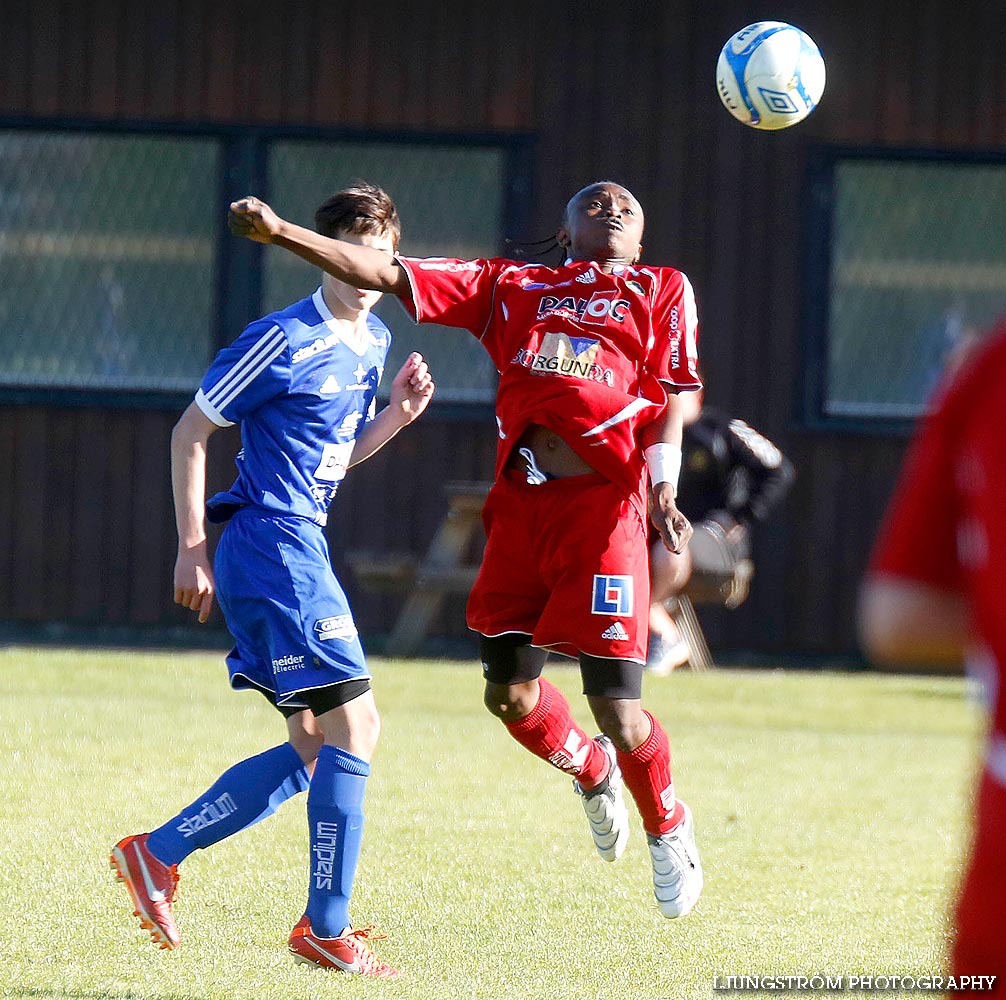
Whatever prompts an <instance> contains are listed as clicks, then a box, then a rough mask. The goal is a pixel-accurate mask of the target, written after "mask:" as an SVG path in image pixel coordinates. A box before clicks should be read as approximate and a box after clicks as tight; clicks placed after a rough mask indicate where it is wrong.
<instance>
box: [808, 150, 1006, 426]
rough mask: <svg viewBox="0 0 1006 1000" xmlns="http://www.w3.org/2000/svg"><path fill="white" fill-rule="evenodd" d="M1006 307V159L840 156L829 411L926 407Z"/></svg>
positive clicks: (899, 413)
mask: <svg viewBox="0 0 1006 1000" xmlns="http://www.w3.org/2000/svg"><path fill="white" fill-rule="evenodd" d="M1004 310H1006V165H1003V166H997V165H988V164H979V163H971V164H968V163H960V162H954V163H950V162H942V161H940V162H935V161H929V162H919V161H909V162H906V161H894V160H888V161H884V162H876V161H870V162H850V161H846V162H842V163H839V165H838V167H837V169H836V174H835V187H834V201H833V206H832V240H831V274H830V310H829V315H830V318H829V330H828V380H827V387H826V399H825V409H826V412H827V413H829V414H831V415H840V416H867V417H910V416H915V415H917V414H919V413H921V412H923V411H924V409H925V405H926V400H927V398H928V397H929V395H930V393H931V391H932V389H933V388H934V386H935V384H936V382H937V380H938V379H939V376H940V374H941V372H942V371H943V369H944V366H945V365H946V363H947V359H948V358H949V357H951V356H952V355H953V352H954V349H955V348H956V347H957V346H958V345H959V344H960V343H961V342H962V340H964V339H965V338H966V337H968V336H969V334H970V330H971V329H974V328H977V329H981V328H982V327H983V326H986V325H987V324H989V323H990V322H991V321H992V320H993V319H994V318H995V317H996V316H997V315H999V314H1000V313H1002V312H1003V311H1004Z"/></svg>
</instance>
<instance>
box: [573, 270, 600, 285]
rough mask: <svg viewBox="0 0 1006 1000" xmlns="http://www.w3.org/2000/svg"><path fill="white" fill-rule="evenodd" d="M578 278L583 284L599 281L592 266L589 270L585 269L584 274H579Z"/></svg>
mask: <svg viewBox="0 0 1006 1000" xmlns="http://www.w3.org/2000/svg"><path fill="white" fill-rule="evenodd" d="M576 280H577V281H579V282H580V284H582V285H592V284H593V283H594V282H595V281H597V275H596V274H594V269H593V268H590V269H589V270H587V271H584V272H583V274H578V275H577V276H576Z"/></svg>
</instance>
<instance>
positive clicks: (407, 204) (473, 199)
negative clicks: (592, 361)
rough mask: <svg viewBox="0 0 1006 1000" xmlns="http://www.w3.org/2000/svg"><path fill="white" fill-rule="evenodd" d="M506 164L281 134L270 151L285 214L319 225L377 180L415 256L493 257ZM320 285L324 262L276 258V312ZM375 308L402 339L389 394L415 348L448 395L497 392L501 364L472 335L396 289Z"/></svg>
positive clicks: (491, 153)
mask: <svg viewBox="0 0 1006 1000" xmlns="http://www.w3.org/2000/svg"><path fill="white" fill-rule="evenodd" d="M504 167H505V158H504V150H502V149H501V148H500V147H499V146H495V147H494V146H470V145H469V146H460V145H445V144H440V143H437V144H426V145H414V144H408V143H404V142H392V143H387V142H385V143H377V142H347V141H342V142H319V141H311V140H294V141H289V140H288V141H279V142H276V143H275V144H274V145H273V146H272V147H271V149H270V151H269V163H268V175H269V196H270V198H271V199H272V203H273V204H274V206H275V207H276V208H277V210H279V211H280V213H281V214H282V215H283V216H284V217H285V218H288V219H290V220H291V221H294V222H298V223H299V224H300V225H303V226H307V227H308V228H313V225H314V222H313V219H314V210H315V208H317V206H318V205H320V204H321V203H322V202H323V201H324V200H325V198H326V197H328V195H330V194H333V193H334V192H335V191H338V190H339V189H340V188H342V187H345V186H346V185H347V184H352V183H353V182H354V181H357V180H367V181H370V182H371V183H373V184H379V185H380V186H381V187H383V188H384V190H385V191H387V192H388V193H389V194H390V195H391V196H392V198H394V200H395V204H396V205H397V206H398V212H399V215H400V216H401V219H402V245H401V252H402V253H403V254H405V255H406V256H409V257H435V256H441V257H463V258H475V257H491V256H495V255H496V254H497V253H498V252H499V247H500V245H501V243H502V236H503V232H502V226H503V194H504V190H505V171H504ZM317 284H318V271H317V269H315V268H313V267H311V266H310V265H309V264H306V263H305V262H304V261H302V260H301V259H300V258H298V257H295V256H293V255H292V254H280V253H270V254H267V255H266V259H265V309H266V310H269V309H278V308H282V307H283V306H284V305H286V304H288V303H290V302H293V301H295V300H296V299H298V298H302V297H303V296H305V295H308V294H310V293H311V292H312V291H314V289H315V287H316V286H317ZM375 312H376V313H377V315H378V316H380V317H381V319H383V320H384V322H385V323H387V324H388V326H389V327H390V329H391V332H392V336H393V341H392V348H391V353H390V354H389V355H388V363H387V371H388V373H389V377H386V378H385V379H384V380H382V383H381V390H380V391H381V394H382V395H383V396H385V397H386V396H387V393H388V391H389V387H390V385H391V378H390V375H393V374H394V373H395V372H396V371H398V369H399V368H400V367H401V365H402V362H403V361H404V360H405V358H406V357H407V356H408V354H409V352H410V351H420V352H421V353H422V354H423V356H424V357H425V358H426V359H427V361H428V362H429V364H430V368H431V370H432V371H433V373H434V377H435V378H436V382H437V399H438V401H439V402H441V403H443V402H451V403H471V402H481V403H485V402H490V401H491V400H492V399H493V396H494V394H495V387H496V370H495V368H494V367H493V365H492V362H491V361H490V360H489V356H488V355H487V354H486V352H485V351H484V350H483V348H482V347H481V345H480V344H479V343H478V341H476V340H475V338H474V337H472V335H471V334H470V333H468V332H467V331H464V330H454V329H450V328H448V327H442V326H435V325H433V324H425V323H424V324H423V326H422V327H417V326H416V324H415V323H413V322H412V320H411V319H410V318H409V316H408V314H407V313H406V312H405V309H404V308H403V307H402V305H401V303H400V302H399V301H398V300H397V299H395V298H393V297H391V296H386V297H385V298H384V299H383V300H382V301H381V302H380V303H379V305H378V306H377V309H376V310H375Z"/></svg>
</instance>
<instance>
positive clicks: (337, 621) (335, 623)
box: [314, 615, 356, 642]
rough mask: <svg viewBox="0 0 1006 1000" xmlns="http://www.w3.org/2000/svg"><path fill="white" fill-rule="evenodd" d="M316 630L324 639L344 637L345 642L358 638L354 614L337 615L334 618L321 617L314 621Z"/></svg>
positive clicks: (321, 638) (319, 636) (320, 637)
mask: <svg viewBox="0 0 1006 1000" xmlns="http://www.w3.org/2000/svg"><path fill="white" fill-rule="evenodd" d="M314 630H315V632H317V633H318V638H319V639H320V640H322V641H324V640H325V639H342V641H343V642H349V641H350V639H355V638H356V625H355V624H354V622H353V616H352V615H335V616H334V617H332V618H319V619H318V620H317V621H316V622H315V623H314Z"/></svg>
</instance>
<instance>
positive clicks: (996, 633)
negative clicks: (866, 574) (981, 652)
mask: <svg viewBox="0 0 1006 1000" xmlns="http://www.w3.org/2000/svg"><path fill="white" fill-rule="evenodd" d="M1003 427H1006V325H1001V326H1000V327H999V328H997V330H996V331H994V333H993V334H992V335H990V339H989V341H988V342H987V343H986V344H984V345H983V346H982V347H981V348H980V349H979V350H978V351H977V352H976V353H975V355H974V356H972V357H971V358H970V359H969V360H968V361H967V362H966V363H965V366H964V368H963V369H962V370H961V371H960V372H959V373H958V374H957V375H956V376H955V377H954V378H952V379H951V380H950V382H949V384H947V385H945V386H944V387H942V389H941V393H940V395H939V397H938V399H937V405H936V407H935V410H934V412H933V413H932V415H931V416H929V417H927V418H926V419H925V421H924V423H923V425H922V426H921V427H920V429H919V432H918V434H917V435H916V438H915V440H914V441H913V444H912V448H911V450H910V452H909V455H908V457H907V459H906V461H905V466H904V469H903V471H902V474H901V479H900V482H899V484H898V489H897V492H896V494H895V497H894V500H893V501H892V505H891V508H890V510H889V512H888V516H887V522H886V525H885V527H884V531H883V533H882V534H881V536H880V538H879V540H878V543H877V547H876V549H875V551H874V556H873V561H872V565H871V572H872V573H873V574H877V575H890V576H895V577H906V578H908V579H911V580H917V581H919V582H921V583H925V584H928V585H930V586H933V587H938V588H940V589H943V590H948V591H954V592H958V593H961V594H963V595H964V597H965V599H966V601H967V604H968V607H969V609H970V611H971V613H972V615H973V618H974V623H975V627H976V630H977V632H978V635H979V637H980V639H981V641H982V643H983V645H984V646H985V649H986V651H987V659H988V661H989V662H987V663H985V664H983V663H980V662H976V663H975V664H974V666H975V667H977V668H978V669H979V670H980V671H981V672H982V674H983V676H982V678H981V679H982V680H983V681H984V682H985V683H986V690H987V691H988V693H989V700H990V704H989V707H990V710H991V715H992V733H991V742H990V744H989V757H988V761H987V764H988V766H989V770H990V771H991V772H992V773H993V774H994V775H995V776H996V777H997V778H998V780H999V782H1000V783H1001V784H1002V785H1004V786H1006V614H1004V613H1003V595H1006V445H1004V443H1003Z"/></svg>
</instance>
